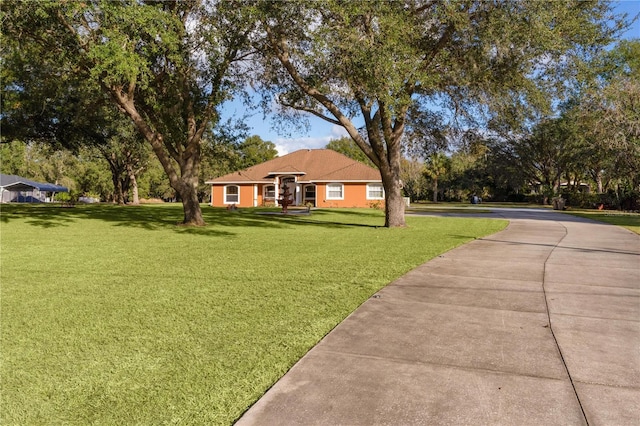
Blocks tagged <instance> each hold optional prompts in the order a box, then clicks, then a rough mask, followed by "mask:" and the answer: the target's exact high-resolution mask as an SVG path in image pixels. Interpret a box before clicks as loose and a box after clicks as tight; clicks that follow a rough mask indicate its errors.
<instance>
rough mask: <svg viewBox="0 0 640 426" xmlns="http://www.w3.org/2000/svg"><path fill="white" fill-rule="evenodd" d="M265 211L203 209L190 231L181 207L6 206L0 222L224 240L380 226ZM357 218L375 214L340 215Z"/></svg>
mask: <svg viewBox="0 0 640 426" xmlns="http://www.w3.org/2000/svg"><path fill="white" fill-rule="evenodd" d="M264 212H267V210H259V209H240V210H234V211H229V210H226V209H221V208H211V207H207V206H203V211H202V213H203V217H204V220H205V222H207V225H206V226H202V227H191V226H180V223H179V222H180V220H181V219H182V217H183V211H182V205H181V204H162V205H142V206H117V205H111V204H100V205H95V204H93V205H77V206H75V207H61V206H60V205H51V204H48V205H42V204H39V205H38V204H36V205H29V204H7V205H3V206H2V208H1V210H0V221H1V222H2V223H3V224H9V223H11V222H12V221H14V220H24V222H25V223H27V224H29V225H32V226H35V227H39V228H43V229H49V228H57V227H66V226H71V225H73V224H74V223H77V222H78V221H80V220H98V221H103V222H106V223H110V224H112V225H113V226H124V227H131V228H138V229H145V230H148V231H155V230H161V229H164V230H167V229H168V230H173V231H175V232H178V233H189V234H193V235H203V236H228V235H235V233H233V232H231V231H229V230H223V229H221V228H233V227H262V228H288V227H291V226H294V225H295V226H300V225H309V226H322V227H327V228H350V227H371V228H379V227H381V226H376V225H370V224H366V223H358V221H351V220H350V221H349V222H339V221H335V220H330V217H329V218H328V220H323V219H322V218H323V217H326V216H329V215H335V213H334V212H329V211H324V210H315V211H313V212H312V213H311V214H310V215H300V214H289V215H282V214H278V212H277V211H272V213H273V214H269V215H265V214H261V213H264ZM342 215H346V216H352V217H353V216H357V217H360V218H362V220H363V221H364V222H366V221H367V220H370V219H371V218H372V217H373V216H375V214H372V213H371V212H368V211H366V210H365V211H362V212H358V211H351V210H344V211H342V210H341V211H340V216H342Z"/></svg>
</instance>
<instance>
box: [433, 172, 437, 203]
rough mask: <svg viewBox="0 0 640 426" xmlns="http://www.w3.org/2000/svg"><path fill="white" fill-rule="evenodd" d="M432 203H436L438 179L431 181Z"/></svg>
mask: <svg viewBox="0 0 640 426" xmlns="http://www.w3.org/2000/svg"><path fill="white" fill-rule="evenodd" d="M433 202H434V203H437V202H438V178H435V179H433Z"/></svg>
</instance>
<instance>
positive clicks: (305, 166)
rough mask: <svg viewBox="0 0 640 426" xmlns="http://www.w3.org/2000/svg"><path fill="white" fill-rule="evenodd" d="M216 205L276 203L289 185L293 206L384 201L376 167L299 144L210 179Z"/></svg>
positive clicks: (361, 203) (345, 204) (365, 205)
mask: <svg viewBox="0 0 640 426" xmlns="http://www.w3.org/2000/svg"><path fill="white" fill-rule="evenodd" d="M206 183H207V184H210V185H211V205H212V206H214V207H229V206H231V205H233V206H236V207H258V206H274V205H278V203H277V200H278V199H279V198H281V194H282V191H283V186H284V185H287V187H288V189H289V193H290V194H291V196H290V197H289V198H290V199H291V200H292V201H293V204H292V205H293V206H307V205H311V206H313V207H371V206H374V205H380V204H383V203H384V189H383V187H382V179H381V178H380V172H379V171H378V170H376V169H374V168H372V167H369V166H367V165H365V164H362V163H360V162H358V161H355V160H352V159H351V158H349V157H347V156H345V155H342V154H340V153H338V152H335V151H333V150H330V149H301V150H299V151H295V152H292V153H291V154H287V155H284V156H282V157H278V158H274V159H273V160H269V161H266V162H264V163H261V164H257V165H255V166H253V167H249V168H248V169H244V170H240V171H238V172H234V173H230V174H228V175H225V176H220V177H218V178H215V179H211V180H208V181H207V182H206Z"/></svg>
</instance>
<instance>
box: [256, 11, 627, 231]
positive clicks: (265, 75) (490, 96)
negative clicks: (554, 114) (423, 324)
mask: <svg viewBox="0 0 640 426" xmlns="http://www.w3.org/2000/svg"><path fill="white" fill-rule="evenodd" d="M253 13H254V14H255V16H256V17H257V19H258V21H259V23H260V33H259V36H258V37H257V39H256V40H255V41H254V45H255V46H256V48H257V49H259V50H260V51H261V52H262V55H263V62H262V67H261V68H260V69H258V71H260V72H261V73H260V74H259V75H257V76H256V79H257V81H258V82H259V83H260V84H261V85H262V86H261V87H262V88H263V89H264V91H265V93H267V94H269V95H270V96H273V97H274V98H275V99H277V101H278V102H279V103H280V105H282V106H283V107H285V108H290V109H292V110H295V111H299V112H305V113H308V114H313V115H315V116H317V117H320V118H322V119H324V120H326V121H328V122H330V123H333V124H336V125H339V126H342V127H343V128H344V129H345V130H346V131H347V133H348V134H349V136H350V137H351V138H352V139H353V140H354V141H355V142H356V144H357V145H358V147H359V148H360V149H361V150H362V151H363V152H364V153H365V154H366V155H367V157H368V158H369V159H370V160H371V161H372V162H373V164H375V165H376V167H378V168H379V169H380V173H381V175H382V181H383V185H384V189H385V209H386V221H385V224H386V226H404V207H403V206H404V204H403V200H402V194H401V190H402V182H401V178H400V174H401V159H402V149H401V146H402V142H403V135H404V134H405V132H406V131H407V129H409V128H410V127H411V126H412V122H411V121H410V118H411V117H412V116H413V117H415V112H414V114H412V115H410V114H409V111H410V110H411V109H412V108H414V109H415V108H417V109H418V110H422V111H423V112H424V113H425V114H427V113H429V112H431V113H434V112H437V111H439V110H440V109H443V108H444V109H446V110H448V111H450V112H451V113H452V115H453V116H455V117H457V118H458V119H460V120H462V119H466V120H468V121H476V122H478V121H482V122H484V123H485V124H487V125H491V126H493V127H494V128H500V127H504V126H507V125H508V126H509V127H514V126H516V125H521V124H522V123H524V122H525V120H526V119H527V118H530V117H532V116H533V112H534V111H549V110H550V109H551V108H552V107H553V104H552V100H553V99H559V98H560V97H561V95H562V94H563V92H564V90H565V89H566V87H567V86H566V81H567V79H573V78H575V76H576V75H578V76H579V75H580V73H579V71H580V68H581V64H582V63H583V61H584V59H585V58H586V57H588V56H589V55H591V54H592V53H593V52H594V51H597V50H598V49H600V48H602V47H603V46H605V45H606V44H608V43H609V42H610V41H611V40H612V37H613V36H614V35H615V34H616V31H618V30H619V29H620V28H622V27H623V26H624V23H622V22H616V23H615V24H614V26H613V27H612V26H611V18H612V12H611V9H610V6H609V5H608V4H607V3H606V2H604V1H569V2H562V3H561V2H537V1H532V2H521V1H515V0H514V1H502V2H476V1H455V2H453V1H452V2H449V1H445V2H424V1H403V2H400V1H390V2H388V1H385V2H378V1H376V2H335V1H319V2H308V1H291V2H277V1H257V2H256V3H255V7H254V9H253ZM357 123H363V125H362V126H360V125H359V124H357Z"/></svg>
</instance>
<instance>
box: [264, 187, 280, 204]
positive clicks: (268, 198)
mask: <svg viewBox="0 0 640 426" xmlns="http://www.w3.org/2000/svg"><path fill="white" fill-rule="evenodd" d="M269 187H273V197H270V196H268V195H267V194H268V193H269V191H268V190H267V188H269ZM263 197H264V199H265V200H275V199H276V198H278V192H277V191H276V186H275V185H265V186H264V194H263Z"/></svg>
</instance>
